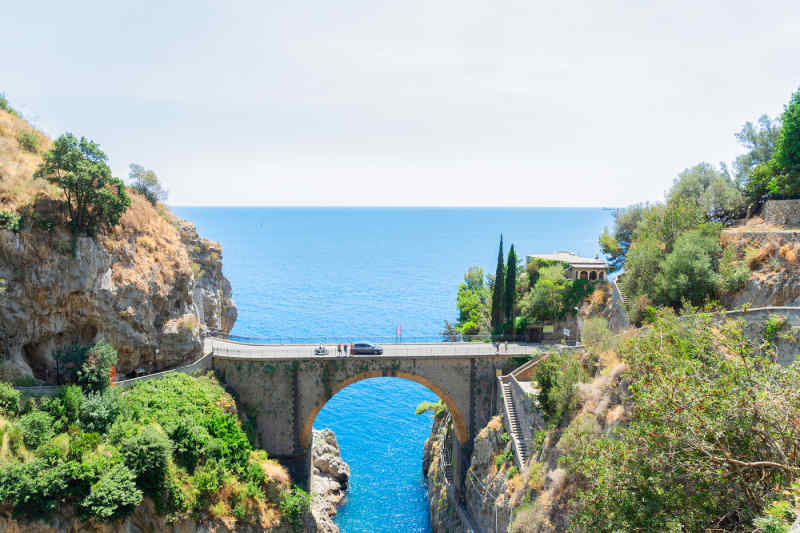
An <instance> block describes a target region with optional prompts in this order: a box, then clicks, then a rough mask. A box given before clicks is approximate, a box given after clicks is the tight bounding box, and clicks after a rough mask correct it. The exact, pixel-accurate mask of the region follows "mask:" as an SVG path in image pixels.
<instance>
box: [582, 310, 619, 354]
mask: <svg viewBox="0 0 800 533" xmlns="http://www.w3.org/2000/svg"><path fill="white" fill-rule="evenodd" d="M581 341H582V342H583V344H585V345H586V346H587V347H589V348H591V349H594V350H600V351H607V350H611V349H612V348H613V347H614V336H613V335H612V333H611V331H609V329H608V321H607V320H606V319H605V318H603V317H601V316H593V317H591V318H588V319H586V320H584V321H583V327H582V328H581Z"/></svg>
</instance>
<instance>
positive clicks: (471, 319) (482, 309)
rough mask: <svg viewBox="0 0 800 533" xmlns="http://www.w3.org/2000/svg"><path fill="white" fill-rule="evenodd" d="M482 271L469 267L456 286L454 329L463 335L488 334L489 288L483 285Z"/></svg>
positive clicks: (483, 276) (475, 267) (478, 268)
mask: <svg viewBox="0 0 800 533" xmlns="http://www.w3.org/2000/svg"><path fill="white" fill-rule="evenodd" d="M484 278H485V275H484V272H483V269H482V268H481V267H479V266H471V267H470V268H469V270H467V273H466V274H464V283H461V284H460V285H459V286H458V297H457V299H456V306H457V307H458V320H457V321H456V329H457V330H458V331H459V332H460V333H461V334H463V335H478V334H481V333H488V332H489V298H490V294H489V288H488V287H487V286H486V285H485V284H484V282H483V280H484Z"/></svg>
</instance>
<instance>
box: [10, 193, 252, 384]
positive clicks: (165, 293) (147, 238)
mask: <svg viewBox="0 0 800 533" xmlns="http://www.w3.org/2000/svg"><path fill="white" fill-rule="evenodd" d="M133 200H134V201H133V204H132V207H131V208H130V209H129V212H128V213H126V215H125V216H124V217H123V219H122V222H121V225H120V226H119V227H118V228H116V229H115V230H114V232H113V233H111V234H107V235H102V236H100V237H98V238H96V239H95V238H89V237H81V238H78V239H77V242H76V250H75V253H74V254H73V253H72V251H71V245H70V242H71V237H70V235H69V234H68V233H67V232H66V230H64V229H63V228H56V229H55V230H53V231H52V232H50V233H47V232H44V231H41V230H38V229H34V228H30V227H28V228H25V229H24V230H23V231H21V232H20V233H18V234H15V233H12V232H10V231H5V230H0V348H2V350H3V352H2V359H3V361H4V363H5V364H4V365H3V366H4V369H5V370H6V371H8V372H15V373H19V374H33V375H34V376H36V377H37V378H39V379H42V380H44V381H47V382H54V381H55V379H56V375H55V369H54V367H55V362H54V360H53V352H54V351H55V350H58V349H59V348H62V347H63V346H65V345H69V344H73V343H76V342H80V343H84V344H87V343H90V342H93V341H96V340H98V339H100V338H101V337H102V338H105V339H106V341H107V342H109V344H111V345H112V346H114V348H116V350H117V352H118V354H119V361H118V364H117V374H118V375H120V376H124V375H126V374H130V373H132V372H134V371H135V370H136V369H139V368H141V369H142V370H144V371H146V372H152V371H157V370H162V369H166V368H170V367H174V366H178V365H180V364H183V363H187V362H190V361H192V360H194V359H196V358H197V357H199V356H200V355H201V353H202V346H201V339H202V334H203V333H204V332H205V331H207V330H220V331H222V332H223V333H227V332H228V331H230V329H231V328H232V327H233V323H234V322H235V320H236V307H235V306H234V304H233V300H232V299H231V286H230V283H229V282H228V280H227V279H225V277H224V276H223V275H222V250H221V248H220V246H219V244H216V243H212V242H210V241H207V240H205V239H202V238H200V237H199V235H198V234H197V231H196V229H195V228H194V226H193V225H192V224H190V223H188V222H183V221H179V220H178V219H176V218H174V217H172V215H171V214H170V213H169V212H164V213H159V212H156V210H155V209H154V208H152V206H150V205H149V204H147V202H146V201H145V200H143V199H141V198H138V197H136V198H134V199H133ZM6 377H8V376H6Z"/></svg>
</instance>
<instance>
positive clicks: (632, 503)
mask: <svg viewBox="0 0 800 533" xmlns="http://www.w3.org/2000/svg"><path fill="white" fill-rule="evenodd" d="M712 320H713V318H712V317H711V316H710V315H704V314H697V315H692V316H685V317H682V319H679V318H677V317H675V316H674V314H672V313H667V312H659V313H656V314H655V315H654V316H653V322H652V325H651V326H649V327H648V328H646V329H643V330H641V332H640V334H639V335H638V336H637V337H635V338H633V339H632V340H630V341H629V342H627V343H626V344H625V345H624V346H623V348H622V350H621V354H622V356H623V359H624V361H625V363H626V364H627V365H628V369H629V370H628V372H627V375H626V377H625V379H626V381H628V382H630V386H629V390H630V395H631V396H630V398H629V402H630V404H631V411H632V420H631V421H630V423H629V425H628V426H627V427H623V428H619V429H618V430H617V431H616V433H614V434H612V435H610V436H607V437H606V436H603V437H600V438H598V439H596V440H593V441H591V442H589V443H586V444H585V445H584V446H583V447H582V449H581V450H580V453H577V454H571V455H570V456H569V459H568V461H567V463H568V465H569V468H570V470H571V471H572V472H573V473H574V474H576V475H578V476H579V478H580V486H581V487H583V488H582V489H580V490H579V491H578V493H577V498H576V501H575V504H576V506H577V513H576V515H575V517H574V519H573V525H574V526H575V527H579V528H582V529H584V530H594V531H600V532H606V531H607V532H612V531H708V530H714V531H750V530H751V529H752V527H753V521H754V519H756V518H757V517H758V515H759V514H760V513H761V509H762V508H764V507H765V505H766V504H767V502H768V501H769V499H770V498H771V495H773V494H776V493H779V492H781V491H783V490H785V489H787V488H788V487H789V486H790V485H791V484H792V483H793V481H795V480H796V479H797V478H798V473H800V449H798V448H797V446H796V442H797V441H798V439H800V428H798V426H797V424H796V423H795V422H796V420H797V417H798V409H800V367H798V365H791V366H788V367H783V366H780V365H778V364H776V363H773V362H772V361H771V353H770V352H769V351H765V352H762V351H760V350H758V349H754V348H753V347H752V346H751V345H750V344H749V342H748V341H747V339H746V338H745V337H744V335H743V334H742V327H743V324H742V323H741V322H726V323H717V324H713V327H712Z"/></svg>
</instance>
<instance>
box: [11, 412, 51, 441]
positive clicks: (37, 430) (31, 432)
mask: <svg viewBox="0 0 800 533" xmlns="http://www.w3.org/2000/svg"><path fill="white" fill-rule="evenodd" d="M17 424H19V428H20V430H21V431H22V441H23V442H24V443H25V446H27V447H28V448H30V449H35V448H38V447H39V446H40V445H41V444H42V443H44V442H45V441H47V440H48V439H50V438H52V436H53V435H54V434H55V431H54V429H53V426H54V420H53V417H52V416H50V415H49V414H47V413H45V412H44V411H31V412H30V413H28V414H26V415H24V416H23V417H22V418H20V419H19V421H18V422H17Z"/></svg>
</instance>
